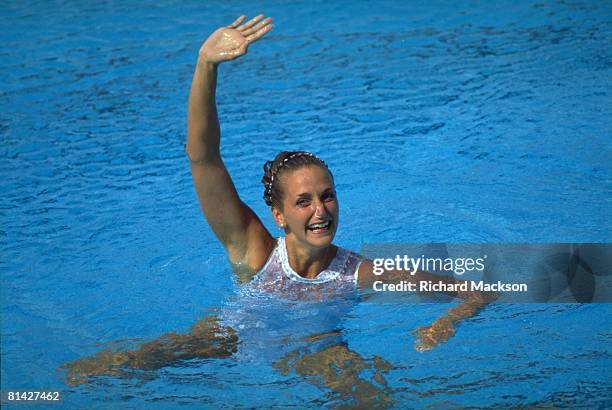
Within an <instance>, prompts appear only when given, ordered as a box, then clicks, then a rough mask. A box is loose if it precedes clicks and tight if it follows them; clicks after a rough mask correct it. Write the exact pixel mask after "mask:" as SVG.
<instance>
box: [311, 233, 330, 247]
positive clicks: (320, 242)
mask: <svg viewBox="0 0 612 410" xmlns="http://www.w3.org/2000/svg"><path fill="white" fill-rule="evenodd" d="M335 236H336V232H330V233H327V234H323V235H312V234H309V235H308V236H307V239H308V243H310V244H311V245H312V246H314V247H317V248H324V247H327V246H329V245H331V243H332V241H333V240H334V237H335Z"/></svg>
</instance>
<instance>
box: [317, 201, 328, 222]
mask: <svg viewBox="0 0 612 410" xmlns="http://www.w3.org/2000/svg"><path fill="white" fill-rule="evenodd" d="M326 214H327V210H326V209H325V206H324V205H323V203H322V202H319V203H318V204H316V205H315V216H317V217H319V218H321V217H323V216H325V215H326Z"/></svg>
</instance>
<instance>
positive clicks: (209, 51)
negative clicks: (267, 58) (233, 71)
mask: <svg viewBox="0 0 612 410" xmlns="http://www.w3.org/2000/svg"><path fill="white" fill-rule="evenodd" d="M245 19H246V16H240V17H238V19H236V21H234V22H233V23H232V24H231V25H229V26H227V27H221V28H220V29H218V30H217V31H215V32H214V33H212V34H211V35H210V37H208V39H207V40H206V41H205V42H204V44H203V45H202V47H201V48H200V58H202V59H203V60H204V61H206V62H208V63H213V64H218V63H222V62H223V61H229V60H233V59H235V58H238V57H240V56H241V55H244V54H246V52H247V49H248V47H249V45H250V44H251V43H253V42H255V41H257V40H259V39H260V38H262V37H263V36H264V35H265V34H266V33H267V32H268V31H270V30H271V29H272V25H271V24H270V23H271V22H272V18H270V17H268V18H265V19H264V16H263V15H259V16H257V17H254V18H253V19H251V20H249V21H248V22H247V23H244V24H242V22H243V21H244V20H245Z"/></svg>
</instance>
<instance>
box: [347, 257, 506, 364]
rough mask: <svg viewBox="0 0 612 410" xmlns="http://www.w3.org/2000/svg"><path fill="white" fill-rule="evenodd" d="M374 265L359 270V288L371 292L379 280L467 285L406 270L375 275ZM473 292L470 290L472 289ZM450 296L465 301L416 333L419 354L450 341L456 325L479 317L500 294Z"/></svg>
mask: <svg viewBox="0 0 612 410" xmlns="http://www.w3.org/2000/svg"><path fill="white" fill-rule="evenodd" d="M373 270H374V269H373V263H372V261H370V260H366V261H364V262H363V263H362V264H361V266H360V267H359V273H358V278H359V287H360V288H361V289H364V290H365V291H368V290H371V289H372V285H373V284H374V282H375V281H382V282H383V283H388V284H397V283H400V282H401V281H407V282H409V283H413V284H415V289H417V290H418V289H419V283H420V282H421V281H425V282H441V283H444V284H445V285H455V284H460V283H463V282H464V281H461V280H459V279H455V278H454V277H449V276H440V275H436V274H433V273H431V272H425V271H417V272H415V273H414V274H409V273H407V272H402V271H390V272H385V273H384V274H383V275H381V276H377V275H374V273H373ZM468 289H469V287H468ZM446 293H447V294H449V295H451V296H454V297H457V298H460V299H463V302H462V303H461V304H459V305H458V306H455V307H453V308H451V309H449V310H448V312H446V314H445V315H444V316H442V317H440V318H438V319H436V320H435V321H434V322H433V323H432V324H431V325H429V326H423V327H420V328H418V329H416V330H415V334H416V336H417V343H416V345H415V349H416V350H417V351H419V352H422V351H425V350H429V349H432V348H434V347H435V346H436V345H438V344H440V343H443V342H445V341H447V340H448V339H450V338H451V337H452V336H453V335H454V334H455V326H456V325H457V324H458V323H459V322H461V321H463V320H465V319H468V318H470V317H473V316H475V315H476V314H477V313H478V312H479V311H480V310H481V309H482V308H484V307H485V306H486V305H488V304H489V303H491V302H492V301H494V300H495V299H496V298H497V297H498V295H497V294H496V293H494V292H479V291H471V290H468V291H462V290H458V291H449V292H446Z"/></svg>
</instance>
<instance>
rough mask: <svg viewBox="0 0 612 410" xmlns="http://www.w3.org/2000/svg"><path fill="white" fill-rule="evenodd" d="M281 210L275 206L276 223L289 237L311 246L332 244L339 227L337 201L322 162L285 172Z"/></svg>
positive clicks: (321, 246)
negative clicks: (321, 164)
mask: <svg viewBox="0 0 612 410" xmlns="http://www.w3.org/2000/svg"><path fill="white" fill-rule="evenodd" d="M279 182H280V183H281V187H282V192H283V198H282V209H277V208H276V207H273V208H272V214H273V216H274V219H275V221H276V223H277V224H278V225H279V226H281V227H284V229H285V234H286V237H287V238H288V239H289V240H292V241H295V242H299V243H301V244H302V245H304V246H306V247H310V248H323V247H327V246H329V245H330V244H331V242H332V239H334V235H335V234H336V229H337V227H338V214H339V208H338V201H337V199H336V190H335V187H334V182H333V180H332V178H331V175H330V174H329V172H328V171H327V169H325V168H323V167H321V166H319V165H307V166H303V167H300V168H298V169H296V170H294V171H291V172H289V173H286V174H283V176H282V177H281V178H280V180H279Z"/></svg>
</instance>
